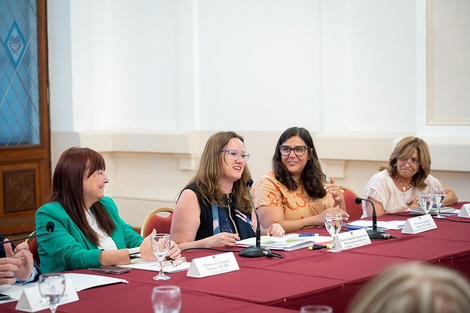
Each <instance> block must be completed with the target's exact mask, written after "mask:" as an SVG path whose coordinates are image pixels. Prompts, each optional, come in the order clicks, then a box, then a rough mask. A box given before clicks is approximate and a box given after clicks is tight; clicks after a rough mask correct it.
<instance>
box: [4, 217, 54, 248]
mask: <svg viewBox="0 0 470 313" xmlns="http://www.w3.org/2000/svg"><path fill="white" fill-rule="evenodd" d="M54 228H55V224H54V222H47V224H46V230H47V233H44V234H39V235H33V236H26V237H21V238H16V239H12V240H4V241H2V242H0V245H3V244H5V243H9V242H14V241H20V240H25V239H31V238H36V237H41V236H45V235H48V234H50V233H52V232H53V231H54Z"/></svg>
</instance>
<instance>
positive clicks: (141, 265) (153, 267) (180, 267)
mask: <svg viewBox="0 0 470 313" xmlns="http://www.w3.org/2000/svg"><path fill="white" fill-rule="evenodd" d="M190 265H191V263H190V262H182V263H181V264H176V263H175V262H173V263H172V262H170V261H165V262H163V272H165V273H175V272H180V271H186V270H187V269H188V268H189V266H190ZM118 266H120V267H128V268H135V269H139V270H145V271H154V272H158V271H160V262H158V261H151V262H149V261H140V262H136V263H133V264H124V265H118Z"/></svg>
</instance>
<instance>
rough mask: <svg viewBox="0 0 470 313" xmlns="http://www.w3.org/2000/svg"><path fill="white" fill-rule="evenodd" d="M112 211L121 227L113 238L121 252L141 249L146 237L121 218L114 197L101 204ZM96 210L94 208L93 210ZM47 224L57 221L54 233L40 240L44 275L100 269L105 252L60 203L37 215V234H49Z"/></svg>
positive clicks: (39, 249)
mask: <svg viewBox="0 0 470 313" xmlns="http://www.w3.org/2000/svg"><path fill="white" fill-rule="evenodd" d="M99 202H100V203H101V204H102V205H103V206H104V207H105V208H106V210H108V213H109V215H110V217H111V219H112V220H113V221H114V223H115V224H116V226H117V228H116V229H115V230H114V233H113V234H112V236H111V237H112V238H113V240H114V242H115V243H116V246H117V248H118V249H125V248H134V247H139V246H140V244H141V243H142V241H143V238H142V237H141V236H140V235H139V234H138V233H136V232H135V231H134V230H133V229H132V226H131V225H129V224H126V223H125V222H124V221H123V220H122V219H121V218H120V217H119V213H118V210H117V207H116V204H115V203H114V201H113V200H112V199H111V198H108V197H104V198H103V199H101V200H100V201H99ZM92 210H93V207H92ZM47 222H54V224H55V228H54V231H53V232H52V233H50V234H49V235H46V236H41V237H38V254H39V259H40V261H41V262H40V264H39V267H40V269H41V272H42V273H43V274H45V273H50V272H63V271H71V270H77V269H84V268H89V267H97V266H100V265H101V263H100V253H101V251H102V250H103V249H99V248H98V247H97V246H95V245H94V244H92V243H91V242H89V241H88V240H87V239H86V238H85V235H84V234H83V233H82V231H81V230H80V229H79V228H78V226H77V225H76V224H75V223H74V222H73V221H72V219H71V218H70V216H69V215H68V214H67V212H65V209H64V207H63V206H62V205H61V204H60V203H59V202H57V201H56V202H51V203H48V204H46V205H43V206H42V207H40V208H39V210H38V211H37V212H36V233H37V234H43V233H46V232H47V231H46V224H47Z"/></svg>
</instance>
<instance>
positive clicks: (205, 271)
mask: <svg viewBox="0 0 470 313" xmlns="http://www.w3.org/2000/svg"><path fill="white" fill-rule="evenodd" d="M239 269H240V267H239V266H238V263H237V260H236V259H235V256H234V255H233V252H227V253H222V254H217V255H210V256H206V257H203V258H197V259H193V260H192V262H191V265H190V266H189V269H188V273H187V274H186V276H189V277H196V278H202V277H207V276H212V275H218V274H223V273H228V272H233V271H238V270H239Z"/></svg>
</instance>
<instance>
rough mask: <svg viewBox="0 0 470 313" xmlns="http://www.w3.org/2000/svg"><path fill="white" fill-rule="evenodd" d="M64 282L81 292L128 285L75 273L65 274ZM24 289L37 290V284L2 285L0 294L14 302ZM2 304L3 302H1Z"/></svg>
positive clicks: (111, 279)
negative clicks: (5, 295)
mask: <svg viewBox="0 0 470 313" xmlns="http://www.w3.org/2000/svg"><path fill="white" fill-rule="evenodd" d="M64 276H65V279H66V280H71V281H72V283H73V286H74V287H75V291H77V292H78V291H82V290H85V289H89V288H93V287H97V286H105V285H111V284H118V283H126V284H127V283H128V281H127V280H125V279H119V278H114V277H108V276H102V275H88V274H76V273H66V274H64ZM26 288H38V283H37V282H34V283H28V284H12V285H2V286H0V293H3V294H7V295H9V296H10V297H12V298H13V299H14V300H18V299H19V298H20V296H21V293H22V292H23V290H24V289H26ZM1 303H3V302H1Z"/></svg>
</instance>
